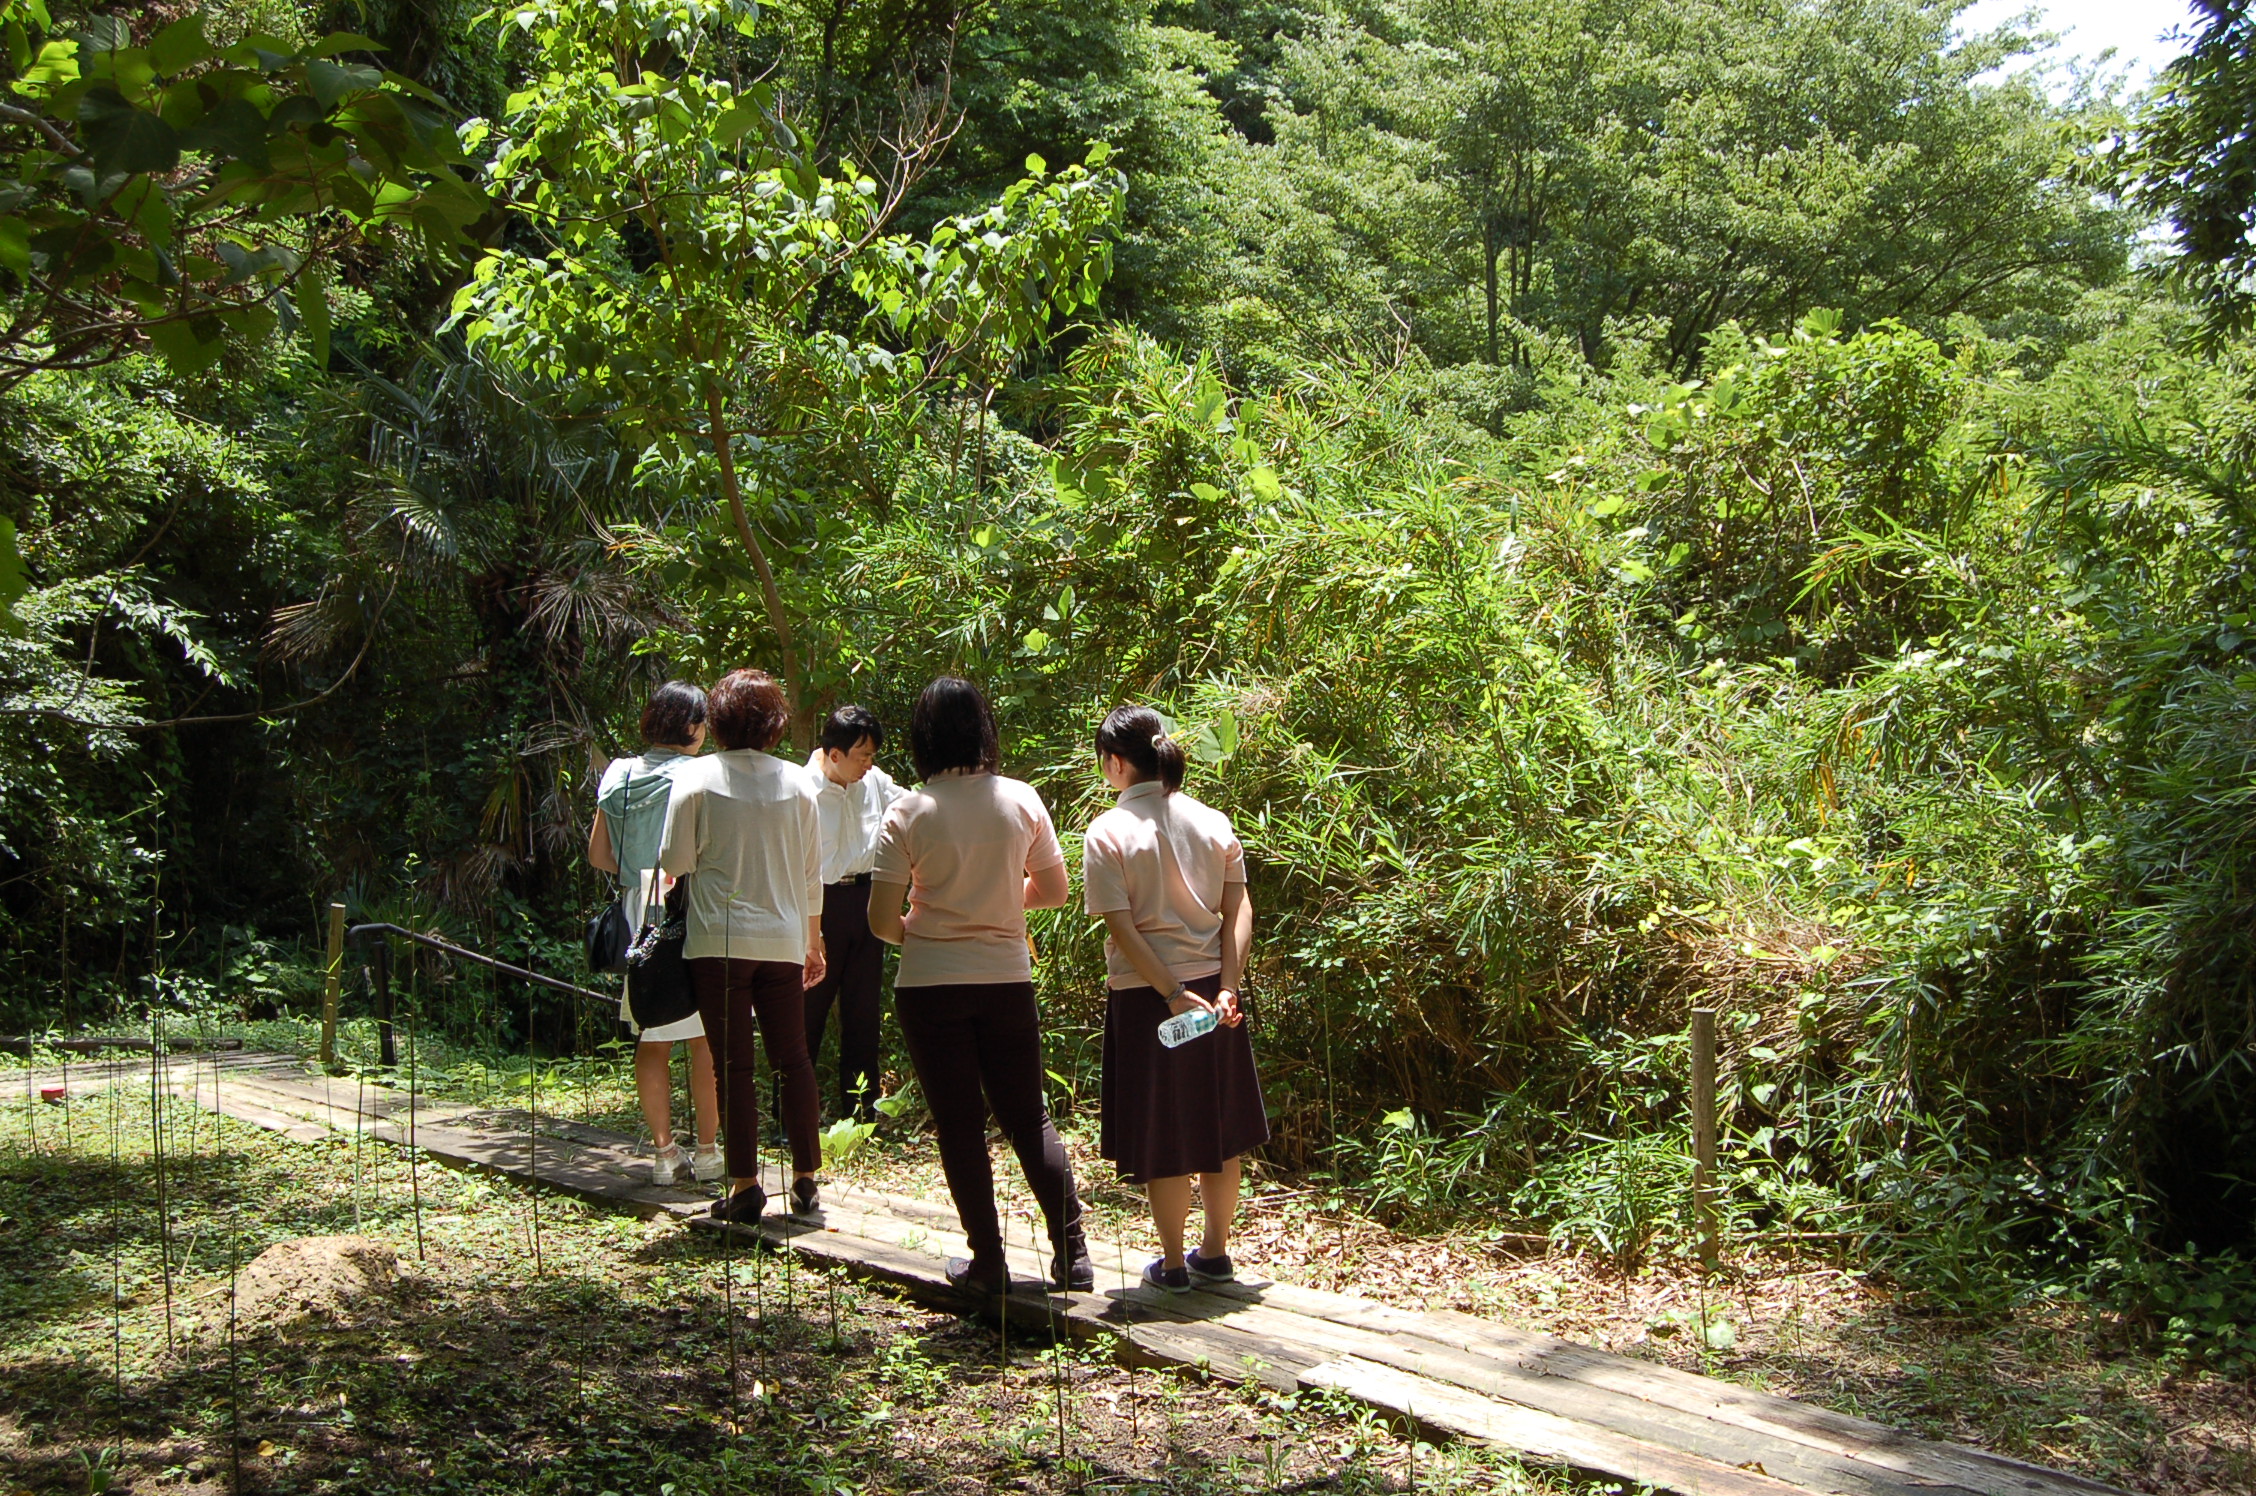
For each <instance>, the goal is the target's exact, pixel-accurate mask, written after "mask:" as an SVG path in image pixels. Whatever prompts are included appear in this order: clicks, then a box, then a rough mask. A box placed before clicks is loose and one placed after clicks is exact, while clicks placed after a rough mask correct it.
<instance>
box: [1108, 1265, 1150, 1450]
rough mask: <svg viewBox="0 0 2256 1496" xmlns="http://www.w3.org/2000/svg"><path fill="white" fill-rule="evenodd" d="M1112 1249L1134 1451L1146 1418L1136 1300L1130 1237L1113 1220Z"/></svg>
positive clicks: (1129, 1420)
mask: <svg viewBox="0 0 2256 1496" xmlns="http://www.w3.org/2000/svg"><path fill="white" fill-rule="evenodd" d="M1112 1251H1113V1257H1114V1260H1115V1261H1117V1262H1118V1263H1119V1264H1120V1318H1121V1319H1122V1321H1123V1322H1124V1323H1125V1324H1126V1325H1127V1327H1128V1447H1129V1448H1130V1449H1131V1450H1133V1449H1136V1448H1137V1447H1139V1446H1140V1445H1141V1444H1142V1443H1143V1439H1144V1419H1143V1408H1142V1404H1141V1403H1140V1402H1139V1400H1138V1399H1137V1397H1136V1369H1137V1367H1136V1301H1135V1299H1134V1298H1133V1297H1132V1295H1133V1294H1134V1293H1135V1290H1134V1289H1132V1288H1130V1287H1129V1286H1128V1239H1127V1237H1126V1236H1125V1235H1123V1234H1122V1228H1121V1224H1120V1222H1118V1221H1115V1222H1113V1226H1112Z"/></svg>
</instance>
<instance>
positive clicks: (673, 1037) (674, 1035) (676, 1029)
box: [619, 996, 705, 1044]
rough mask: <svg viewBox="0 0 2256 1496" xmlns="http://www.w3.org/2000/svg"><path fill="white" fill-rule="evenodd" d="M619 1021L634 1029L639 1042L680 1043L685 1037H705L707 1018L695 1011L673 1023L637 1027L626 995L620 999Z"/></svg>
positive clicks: (636, 1040)
mask: <svg viewBox="0 0 2256 1496" xmlns="http://www.w3.org/2000/svg"><path fill="white" fill-rule="evenodd" d="M619 1021H620V1022H621V1023H623V1024H625V1025H626V1026H627V1027H628V1028H631V1029H634V1035H635V1042H636V1043H637V1044H679V1043H680V1042H681V1041H682V1040H684V1039H702V1038H704V1037H705V1020H704V1019H703V1018H702V1017H700V1016H699V1015H698V1014H695V1013H692V1014H690V1015H689V1016H688V1017H687V1018H677V1019H675V1020H674V1021H673V1022H672V1023H661V1024H659V1025H658V1026H657V1027H656V1028H635V1021H634V1010H633V1009H632V1008H630V1007H628V1006H627V1000H626V998H625V997H624V996H621V997H620V999H619Z"/></svg>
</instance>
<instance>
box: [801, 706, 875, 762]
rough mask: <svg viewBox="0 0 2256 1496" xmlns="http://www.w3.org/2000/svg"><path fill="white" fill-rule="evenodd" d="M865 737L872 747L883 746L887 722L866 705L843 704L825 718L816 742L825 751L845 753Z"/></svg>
mask: <svg viewBox="0 0 2256 1496" xmlns="http://www.w3.org/2000/svg"><path fill="white" fill-rule="evenodd" d="M864 738H867V739H869V745H870V746H871V747H872V748H883V747H884V746H885V724H884V723H882V722H880V721H878V720H877V713H875V712H873V711H871V710H870V709H869V708H868V707H866V706H842V707H840V708H839V709H838V710H837V711H835V712H832V713H831V714H830V715H829V716H828V717H826V718H824V719H823V725H822V736H821V737H820V738H818V739H816V742H817V744H818V745H819V746H820V747H821V748H822V750H823V752H825V753H845V752H847V751H848V750H850V749H852V748H853V747H854V745H855V744H857V743H859V742H861V741H862V739H864Z"/></svg>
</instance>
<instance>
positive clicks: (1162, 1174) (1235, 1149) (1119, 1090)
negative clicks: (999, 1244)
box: [1081, 706, 1269, 1293]
mask: <svg viewBox="0 0 2256 1496" xmlns="http://www.w3.org/2000/svg"><path fill="white" fill-rule="evenodd" d="M1097 766H1098V768H1099V769H1100V770H1101V771H1102V772H1103V774H1104V777H1105V782H1106V783H1107V784H1109V785H1111V786H1112V787H1113V788H1114V789H1115V790H1117V791H1118V792H1119V794H1120V800H1119V803H1118V804H1116V805H1115V806H1114V807H1113V808H1112V809H1111V810H1108V811H1106V812H1105V813H1104V814H1103V815H1101V816H1098V817H1097V818H1096V820H1094V821H1093V822H1091V823H1090V825H1089V830H1088V834H1087V835H1086V836H1085V837H1083V839H1082V851H1081V886H1082V897H1083V902H1084V905H1085V907H1086V908H1087V909H1088V911H1089V913H1091V914H1094V915H1096V916H1098V917H1099V918H1100V919H1102V920H1103V921H1104V923H1105V931H1106V937H1107V938H1106V940H1105V966H1106V969H1107V972H1108V985H1109V986H1110V988H1111V993H1110V998H1109V1001H1108V1002H1107V1004H1106V1008H1105V1037H1104V1082H1103V1089H1102V1098H1103V1099H1102V1103H1101V1122H1100V1126H1099V1139H1100V1143H1099V1148H1100V1151H1101V1152H1102V1153H1103V1154H1104V1156H1105V1157H1106V1158H1109V1159H1111V1160H1112V1161H1113V1163H1114V1164H1115V1165H1116V1166H1117V1167H1118V1168H1119V1170H1120V1177H1121V1178H1122V1179H1123V1180H1125V1181H1126V1182H1128V1183H1130V1184H1141V1185H1142V1186H1144V1190H1145V1193H1146V1194H1147V1195H1149V1196H1150V1199H1151V1207H1152V1218H1153V1221H1154V1223H1155V1224H1156V1225H1157V1226H1158V1228H1159V1242H1160V1257H1159V1259H1158V1260H1157V1261H1155V1262H1153V1263H1152V1264H1151V1265H1150V1266H1149V1267H1147V1268H1145V1269H1144V1281H1145V1282H1146V1283H1148V1284H1150V1285H1151V1286H1153V1287H1154V1288H1162V1289H1166V1290H1168V1291H1170V1292H1174V1293H1183V1292H1187V1291H1188V1290H1189V1289H1190V1288H1191V1286H1192V1285H1193V1284H1194V1283H1199V1282H1203V1283H1225V1282H1228V1281H1229V1280H1230V1279H1231V1278H1233V1277H1235V1276H1236V1269H1235V1267H1234V1266H1233V1264H1232V1263H1231V1261H1230V1220H1231V1217H1232V1216H1233V1215H1234V1214H1235V1213H1236V1211H1237V1204H1238V1185H1239V1180H1240V1177H1241V1173H1242V1169H1243V1165H1244V1159H1245V1155H1246V1154H1247V1153H1248V1152H1249V1151H1251V1150H1252V1149H1255V1148H1258V1147H1260V1146H1261V1145H1262V1144H1263V1143H1266V1142H1267V1141H1269V1114H1268V1111H1267V1109H1266V1108H1265V1107H1264V1106H1263V1105H1262V1101H1261V1077H1260V1075H1259V1074H1258V1073H1257V1072H1256V1071H1255V1069H1254V1064H1253V1043H1252V1040H1251V1039H1250V1038H1249V1037H1248V1036H1247V1033H1246V1029H1245V1014H1244V1012H1243V1011H1242V1010H1241V1009H1240V1007H1239V1004H1238V993H1239V989H1240V984H1241V983H1242V982H1243V981H1244V978H1245V963H1246V949H1247V947H1248V946H1249V945H1250V944H1251V942H1252V939H1253V905H1252V904H1251V903H1249V902H1248V901H1247V899H1246V883H1245V849H1244V848H1243V847H1242V846H1240V845H1239V843H1238V837H1237V833H1236V832H1235V831H1233V830H1231V829H1230V822H1229V818H1228V817H1226V816H1224V815H1223V814H1222V813H1221V812H1220V811H1218V810H1215V809H1213V808H1212V807H1211V806H1206V805H1202V804H1200V803H1199V802H1198V801H1196V800H1194V799H1192V798H1191V797H1190V796H1189V795H1186V794H1183V793H1181V790H1182V785H1183V769H1184V754H1183V748H1182V745H1181V744H1179V743H1177V742H1176V741H1175V740H1174V739H1173V738H1171V737H1169V736H1168V735H1167V731H1166V724H1165V723H1163V722H1162V721H1161V720H1160V717H1159V714H1158V713H1157V712H1155V711H1153V710H1152V709H1151V708H1150V707H1142V706H1124V707H1117V708H1115V709H1114V710H1113V712H1112V714H1111V715H1110V716H1108V717H1106V718H1105V720H1104V725H1103V726H1102V727H1100V728H1099V729H1098V730H1097ZM1193 1009H1205V1010H1206V1011H1208V1012H1211V1013H1212V1014H1213V1015H1214V1017H1215V1019H1216V1020H1217V1022H1216V1025H1215V1027H1214V1029H1213V1030H1212V1031H1211V1032H1209V1033H1206V1034H1203V1035H1201V1036H1199V1037H1197V1038H1195V1039H1190V1040H1187V1041H1185V1042H1184V1043H1182V1044H1181V1045H1179V1046H1177V1047H1175V1048H1173V1049H1170V1048H1167V1047H1166V1046H1165V1045H1163V1044H1161V1043H1160V1039H1159V1027H1160V1025H1161V1024H1163V1023H1165V1022H1166V1021H1167V1020H1168V1018H1169V1017H1171V1016H1173V1015H1175V1014H1178V1013H1187V1012H1190V1011H1192V1010H1193ZM1193 1175H1196V1176H1198V1184H1199V1195H1200V1198H1201V1200H1202V1202H1203V1204H1204V1205H1205V1212H1204V1214H1205V1223H1204V1224H1205V1230H1204V1233H1203V1235H1202V1237H1201V1239H1200V1242H1199V1244H1198V1246H1197V1247H1196V1248H1194V1249H1192V1250H1191V1251H1189V1252H1187V1253H1186V1252H1185V1251H1184V1249H1183V1247H1184V1223H1185V1220H1186V1219H1187V1218H1188V1217H1189V1215H1190V1210H1191V1176H1193Z"/></svg>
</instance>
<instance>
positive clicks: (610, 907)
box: [587, 899, 634, 972]
mask: <svg viewBox="0 0 2256 1496" xmlns="http://www.w3.org/2000/svg"><path fill="white" fill-rule="evenodd" d="M633 944H634V927H633V926H631V925H629V924H628V923H627V912H626V911H625V910H624V909H621V908H620V907H619V901H618V900H617V899H613V900H612V901H611V902H610V903H608V904H605V905H604V906H603V912H602V913H601V914H598V915H597V916H596V917H595V918H593V919H591V920H589V921H588V925H587V964H588V970H589V971H607V972H619V971H625V970H626V969H627V949H628V947H630V946H632V945H633Z"/></svg>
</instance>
